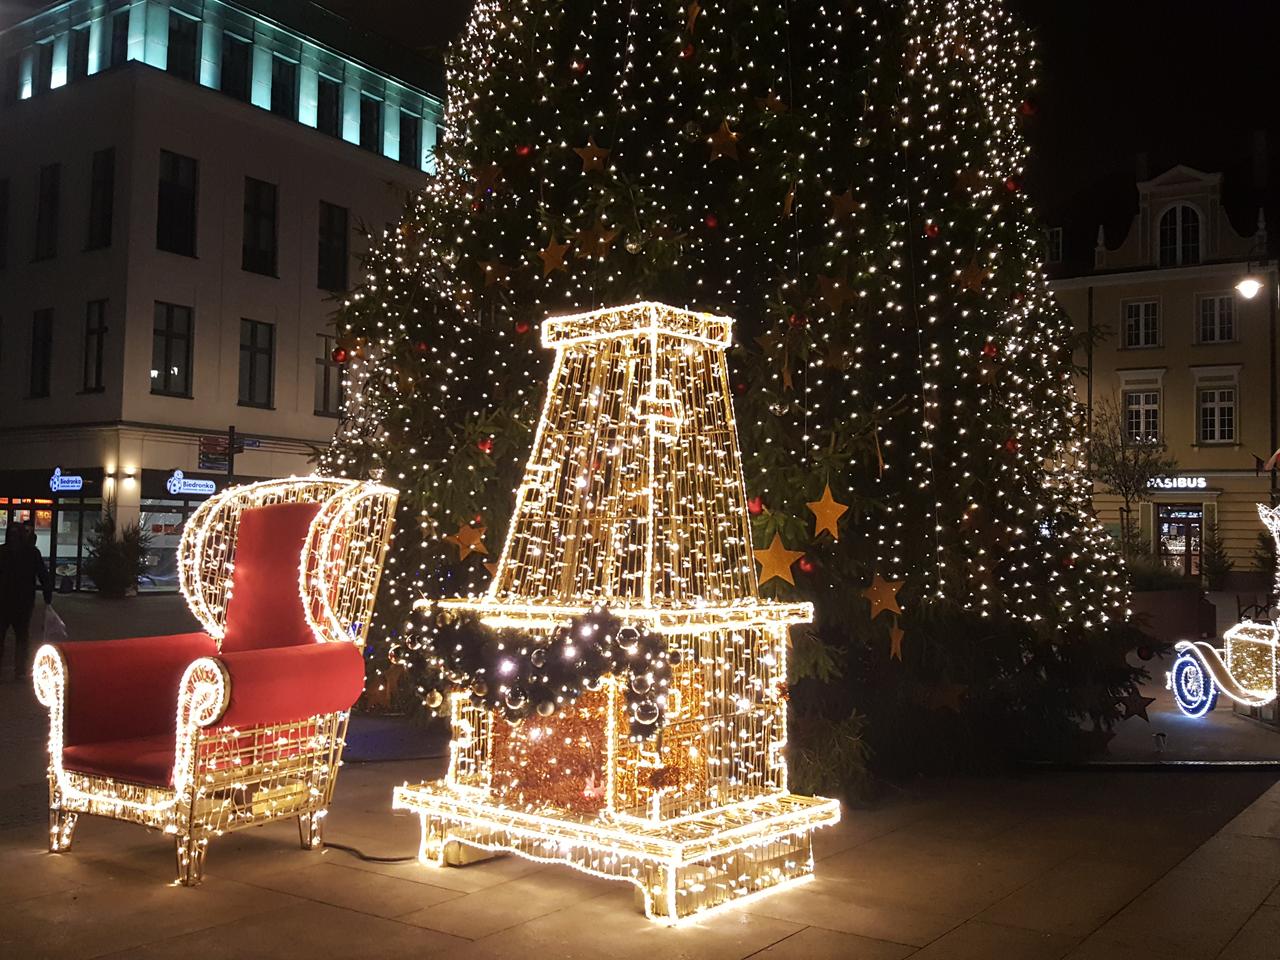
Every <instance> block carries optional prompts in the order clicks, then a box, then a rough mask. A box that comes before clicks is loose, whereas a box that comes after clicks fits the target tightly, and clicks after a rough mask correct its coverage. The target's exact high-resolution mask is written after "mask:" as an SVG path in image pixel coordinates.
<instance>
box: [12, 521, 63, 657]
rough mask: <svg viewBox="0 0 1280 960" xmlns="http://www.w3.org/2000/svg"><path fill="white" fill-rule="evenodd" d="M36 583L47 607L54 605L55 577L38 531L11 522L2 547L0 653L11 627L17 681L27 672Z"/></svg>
mask: <svg viewBox="0 0 1280 960" xmlns="http://www.w3.org/2000/svg"><path fill="white" fill-rule="evenodd" d="M37 585H38V586H39V588H40V589H41V590H42V591H43V592H44V602H45V606H46V607H47V606H49V605H50V604H52V603H53V577H51V576H50V575H49V568H48V567H47V566H46V565H45V562H44V557H42V556H41V555H40V548H39V547H37V546H36V537H35V531H34V530H32V529H30V528H29V527H27V526H25V525H23V524H18V523H11V524H9V528H8V529H7V530H6V531H5V536H4V546H2V547H0V656H2V655H3V652H4V644H5V641H6V640H7V639H8V635H9V630H10V629H12V630H13V636H14V640H15V649H14V658H13V678H14V680H21V679H23V678H24V677H25V676H26V675H27V645H28V640H29V638H30V635H31V614H32V612H33V611H34V610H35V606H36V594H35V590H36V587H37Z"/></svg>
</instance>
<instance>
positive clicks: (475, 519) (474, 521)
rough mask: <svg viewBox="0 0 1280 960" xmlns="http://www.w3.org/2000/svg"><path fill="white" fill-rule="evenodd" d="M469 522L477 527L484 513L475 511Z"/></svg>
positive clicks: (481, 521) (482, 519)
mask: <svg viewBox="0 0 1280 960" xmlns="http://www.w3.org/2000/svg"><path fill="white" fill-rule="evenodd" d="M471 523H472V524H473V525H474V526H477V527H478V526H480V524H482V523H484V514H483V513H477V514H476V515H475V516H474V517H472V518H471Z"/></svg>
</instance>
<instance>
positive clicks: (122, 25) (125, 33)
mask: <svg viewBox="0 0 1280 960" xmlns="http://www.w3.org/2000/svg"><path fill="white" fill-rule="evenodd" d="M128 59H129V8H128V7H125V8H124V9H122V10H117V11H116V12H115V13H113V14H112V15H111V56H110V57H109V65H110V66H113V67H119V66H123V65H124V63H125V61H127V60H128Z"/></svg>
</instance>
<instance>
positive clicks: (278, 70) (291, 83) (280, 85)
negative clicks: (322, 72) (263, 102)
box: [271, 55, 298, 120]
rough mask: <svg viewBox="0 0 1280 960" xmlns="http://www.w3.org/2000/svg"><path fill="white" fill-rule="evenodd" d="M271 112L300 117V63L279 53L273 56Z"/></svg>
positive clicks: (291, 118) (289, 116)
mask: <svg viewBox="0 0 1280 960" xmlns="http://www.w3.org/2000/svg"><path fill="white" fill-rule="evenodd" d="M271 112H272V113H276V114H279V115H280V116H282V117H288V118H289V119H290V120H297V119H298V65H297V64H296V63H294V62H293V61H292V60H286V59H285V58H284V57H281V56H279V55H276V56H273V57H272V58H271Z"/></svg>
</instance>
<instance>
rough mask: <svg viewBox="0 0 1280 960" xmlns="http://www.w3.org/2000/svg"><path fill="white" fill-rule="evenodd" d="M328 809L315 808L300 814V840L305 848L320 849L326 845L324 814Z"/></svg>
mask: <svg viewBox="0 0 1280 960" xmlns="http://www.w3.org/2000/svg"><path fill="white" fill-rule="evenodd" d="M326 812H327V811H324V810H315V811H312V812H311V813H302V814H299V815H298V842H299V843H300V844H301V845H302V849H303V850H319V849H320V848H321V847H323V846H324V815H325V813H326Z"/></svg>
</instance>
